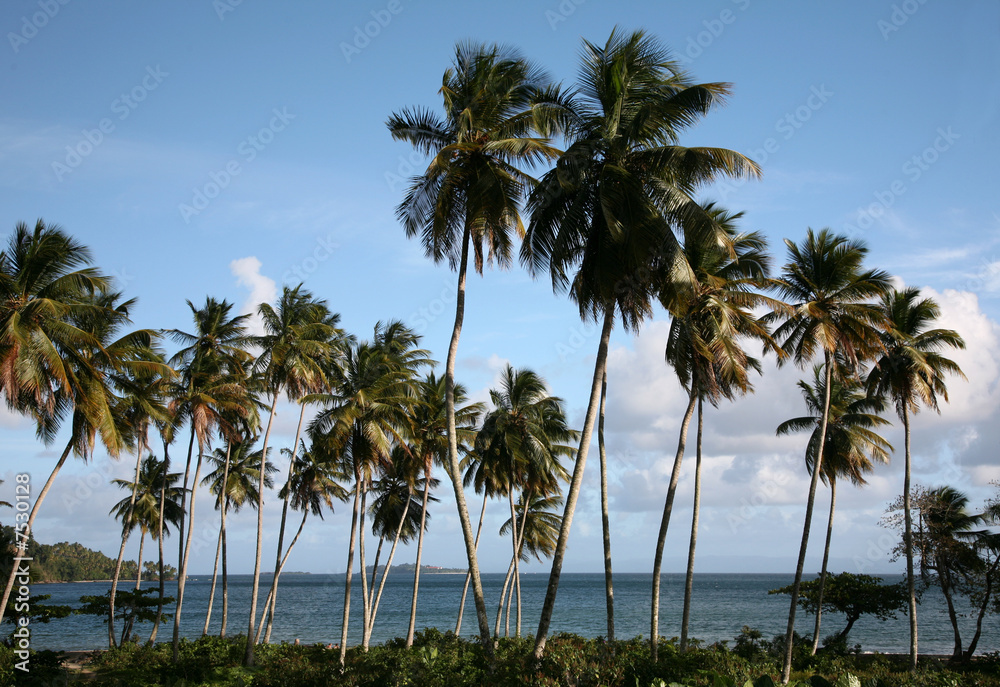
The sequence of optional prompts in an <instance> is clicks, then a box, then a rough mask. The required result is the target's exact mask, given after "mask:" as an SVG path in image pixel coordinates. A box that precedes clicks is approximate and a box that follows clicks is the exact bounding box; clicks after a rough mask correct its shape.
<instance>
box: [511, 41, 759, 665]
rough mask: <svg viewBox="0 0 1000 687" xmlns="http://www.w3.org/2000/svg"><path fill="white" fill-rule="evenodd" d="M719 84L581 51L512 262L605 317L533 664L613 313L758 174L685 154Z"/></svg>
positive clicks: (619, 53) (673, 269) (721, 89)
mask: <svg viewBox="0 0 1000 687" xmlns="http://www.w3.org/2000/svg"><path fill="white" fill-rule="evenodd" d="M727 93H728V86H727V85H725V84H701V85H696V84H693V83H692V82H691V81H690V80H689V78H688V76H687V74H686V73H684V72H683V71H682V70H681V68H680V65H679V64H678V63H676V62H672V61H670V60H669V59H668V58H667V52H666V50H665V49H664V48H662V47H661V46H660V45H659V44H658V43H657V42H656V41H655V40H654V39H652V38H650V37H648V36H646V35H644V34H643V33H642V32H635V33H632V34H629V35H623V34H621V33H619V32H618V31H617V30H615V31H614V32H612V34H611V36H610V38H609V39H608V41H607V43H606V44H605V45H604V46H598V45H595V44H593V43H590V42H584V50H583V64H582V67H581V76H580V86H579V97H578V99H577V101H576V102H575V103H574V104H573V106H572V107H571V108H569V109H570V110H571V111H573V112H575V113H576V116H575V117H571V118H570V120H569V122H568V129H567V135H568V138H569V141H570V144H569V148H568V149H567V150H566V152H565V153H563V154H562V156H561V157H560V158H559V160H558V162H557V164H556V168H555V169H553V170H552V171H550V172H548V173H547V174H546V175H545V176H544V177H543V178H542V180H541V182H540V183H539V184H538V186H537V187H536V188H535V189H534V190H533V191H532V193H531V197H530V199H529V203H528V207H529V209H530V211H531V222H530V224H529V227H528V231H527V234H526V236H525V240H524V242H523V243H522V248H521V261H522V262H523V263H524V264H525V265H526V266H527V267H528V268H529V270H530V271H531V273H532V274H534V275H537V274H538V273H540V272H542V271H543V270H546V269H547V270H548V272H549V274H550V276H551V278H552V284H553V287H554V288H555V289H556V290H564V289H568V290H569V292H570V296H571V298H572V299H573V300H574V301H575V302H576V303H577V305H578V306H579V308H580V315H581V316H582V317H585V318H593V319H594V320H595V321H596V320H599V319H603V326H602V329H601V338H600V343H599V345H598V352H597V360H596V363H595V367H594V376H593V380H592V383H591V392H590V401H589V404H588V407H587V415H586V420H585V422H584V426H583V431H582V434H581V438H580V448H579V450H578V453H577V459H576V466H575V468H574V471H573V478H572V481H571V482H570V486H569V491H568V493H567V496H566V506H565V511H564V514H563V519H562V527H561V530H560V535H559V543H558V545H557V547H556V551H555V554H554V555H553V557H552V572H551V574H550V576H549V584H548V588H547V591H546V595H545V601H544V604H543V606H542V612H541V618H540V621H539V625H538V633H537V635H536V638H535V656H536V657H538V658H541V655H542V652H543V651H544V648H545V640H546V635H547V633H548V628H549V624H550V623H551V620H552V611H553V609H554V606H555V597H556V593H557V591H558V587H559V576H560V573H561V570H562V562H563V557H564V555H565V551H566V546H567V543H568V541H569V532H570V528H571V526H572V522H573V512H574V510H575V508H576V503H577V499H578V498H579V492H580V485H581V483H582V480H583V473H584V467H585V465H586V462H587V452H588V450H589V447H590V441H591V436H592V434H593V428H594V424H595V421H596V417H597V410H598V404H599V398H600V390H601V382H602V380H603V379H604V372H605V368H606V363H607V350H608V341H609V339H610V336H611V330H612V328H613V325H614V320H615V313H616V311H617V312H618V313H619V315H620V317H621V321H622V324H623V326H624V327H625V328H626V329H633V330H635V329H637V328H638V327H639V325H640V324H641V322H642V320H643V319H644V318H645V317H647V316H648V315H649V314H650V313H651V312H652V310H651V299H652V297H653V282H654V280H653V279H652V277H653V275H654V274H657V275H658V276H657V279H662V278H664V277H663V276H662V274H663V273H665V274H666V275H667V276H668V277H669V278H671V279H674V280H677V281H683V280H685V279H688V278H689V274H690V273H689V270H688V269H687V268H686V267H685V266H684V265H683V264H682V262H681V260H680V256H679V248H678V242H677V239H676V237H675V236H674V235H673V233H672V231H671V225H672V224H673V225H676V226H686V225H691V226H694V225H699V226H704V227H706V231H710V230H711V229H712V228H711V226H709V225H711V218H710V217H708V216H707V215H706V214H705V213H704V211H703V209H702V208H701V206H699V205H698V204H697V203H696V202H695V201H694V199H693V198H692V197H691V193H692V192H693V191H694V189H695V188H696V187H697V186H698V185H699V184H701V183H703V182H708V181H711V180H712V179H714V178H716V177H718V176H721V175H727V174H728V175H734V176H754V175H757V174H758V173H759V170H758V168H757V166H756V165H755V164H754V163H753V162H751V161H750V160H748V159H747V158H745V157H743V156H742V155H740V154H738V153H734V152H733V151H730V150H725V149H719V148H684V147H681V146H679V145H677V142H678V138H679V135H680V132H681V131H682V130H684V129H686V128H687V127H689V126H690V125H692V124H693V123H694V122H695V121H697V119H698V118H699V117H700V116H701V115H704V114H706V113H707V112H708V111H709V110H710V109H711V108H712V107H714V106H716V105H718V104H719V103H720V102H722V100H723V98H724V97H725V95H726V94H727Z"/></svg>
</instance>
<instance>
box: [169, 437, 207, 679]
mask: <svg viewBox="0 0 1000 687" xmlns="http://www.w3.org/2000/svg"><path fill="white" fill-rule="evenodd" d="M194 435H195V431H194V422H193V421H192V422H191V438H190V439H189V440H188V452H187V461H186V462H185V463H184V484H183V487H182V491H181V495H182V496H181V504H182V505H183V504H184V499H191V498H194V492H195V489H196V488H197V486H198V485H197V484H195V485H194V487H192V488H191V491H190V495H189V494H188V479H189V478H190V477H191V458H192V457H193V456H194ZM198 449H199V450H198V453H199V454H200V453H201V447H200V446H199V447H198ZM199 457H200V456H199ZM188 508H190V506H189V507H188ZM188 508H181V518H180V522H178V524H177V567H178V568H179V570H178V573H177V605H176V609H175V610H176V611H177V612H175V613H174V634H173V639H172V642H173V646H174V649H173V660H174V661H175V662H176V661H177V655H178V643H179V642H180V618H179V617H178V616H179V615H180V613H179V611H180V609H181V605H182V604H183V603H184V575H183V574H182V572H181V570H180V569H182V564H181V562H182V561H183V560H184V545H185V543H186V537H185V536H184V527H185V526H186V525H187V524H188V519H189V510H188Z"/></svg>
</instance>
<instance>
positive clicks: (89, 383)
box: [0, 227, 170, 620]
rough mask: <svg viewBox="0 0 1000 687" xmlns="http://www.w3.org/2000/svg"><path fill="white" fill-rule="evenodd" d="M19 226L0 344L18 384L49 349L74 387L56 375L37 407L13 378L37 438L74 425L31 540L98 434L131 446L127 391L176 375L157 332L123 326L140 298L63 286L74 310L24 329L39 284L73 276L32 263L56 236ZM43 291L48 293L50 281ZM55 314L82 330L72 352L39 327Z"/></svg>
mask: <svg viewBox="0 0 1000 687" xmlns="http://www.w3.org/2000/svg"><path fill="white" fill-rule="evenodd" d="M19 229H24V230H25V235H21V232H20V231H19V232H18V233H17V234H16V235H15V240H14V241H13V242H12V243H15V244H16V245H12V247H11V248H12V253H14V252H15V251H17V250H21V249H23V251H24V253H25V255H14V256H13V258H8V257H7V256H6V254H5V255H3V256H2V259H0V263H3V269H4V271H5V276H4V281H5V286H4V288H5V289H7V288H8V287H10V286H12V285H13V286H14V287H16V288H15V289H13V290H11V291H9V293H8V295H9V296H11V299H12V300H11V301H8V302H7V303H6V304H5V306H4V307H5V309H4V312H3V315H2V316H0V320H2V322H0V329H2V330H3V331H4V333H3V335H2V336H3V339H2V344H0V346H2V348H3V349H4V356H5V358H8V357H14V358H20V361H17V362H15V367H16V368H19V369H18V370H16V371H15V372H14V376H13V382H14V383H15V384H16V383H18V379H17V374H18V373H20V372H22V371H23V370H22V369H21V368H30V367H32V365H35V364H36V363H38V362H39V361H38V360H31V358H32V356H34V355H36V354H37V353H38V352H39V351H40V349H47V350H44V352H43V353H42V355H43V356H44V357H45V362H44V363H42V364H41V365H42V367H46V368H48V367H51V368H53V369H54V368H56V367H58V368H59V374H62V375H65V376H66V378H67V379H68V383H66V384H63V383H61V382H59V381H58V380H57V378H56V377H55V376H50V377H49V379H50V383H51V384H52V386H51V387H50V391H48V392H45V391H44V390H43V391H42V397H43V399H42V402H41V403H40V404H34V405H30V406H29V405H28V404H27V401H26V400H25V399H26V398H27V397H28V396H29V395H30V396H32V399H33V400H34V399H35V398H36V397H35V396H34V393H35V390H34V389H30V388H29V386H25V385H21V386H8V385H7V384H8V382H7V381H5V382H4V385H5V386H4V393H5V394H6V395H7V398H8V399H10V397H11V396H10V395H11V394H13V395H14V396H15V397H16V398H18V399H20V400H18V401H16V402H15V407H19V408H22V409H25V412H29V413H31V414H33V415H34V416H35V418H36V426H37V433H38V434H39V435H40V436H41V437H43V438H45V439H47V440H51V439H52V438H54V436H55V432H56V430H57V428H58V427H59V425H60V424H61V423H62V421H63V420H64V419H66V418H67V417H68V418H69V420H70V427H71V430H70V438H69V441H68V442H67V444H66V448H65V449H64V450H63V452H62V454H61V456H60V458H59V460H58V461H57V462H56V465H55V467H54V468H53V469H52V472H51V474H50V475H49V478H48V479H47V480H46V482H45V484H44V485H43V487H42V489H41V491H39V492H38V495H37V497H36V499H35V503H34V505H33V506H32V508H31V511H30V513H29V514H28V520H27V522H26V523H25V525H26V527H25V530H24V535H25V536H27V535H28V534H29V533H30V532H31V528H32V526H33V525H34V521H35V518H36V517H37V515H38V511H39V509H40V507H41V504H42V503H43V501H44V499H45V496H46V495H47V494H48V492H49V490H50V489H51V488H52V483H53V482H54V481H55V478H56V475H57V474H58V473H59V470H60V469H61V468H62V466H63V465H64V464H65V462H66V460H67V458H69V454H70V453H71V452H72V453H75V454H76V455H77V456H79V457H81V458H82V459H83V460H85V461H86V460H88V459H89V457H90V456H91V455H92V454H93V450H94V447H95V444H96V442H97V438H98V437H100V440H101V443H102V444H103V445H104V447H105V449H106V450H107V452H108V454H109V455H110V456H111V457H113V458H117V457H118V456H119V455H120V453H121V451H123V450H127V449H129V448H131V444H132V443H133V441H134V437H133V436H131V432H130V428H129V427H128V426H127V425H126V422H125V419H124V417H123V410H124V408H123V404H122V394H123V393H124V390H125V389H126V388H127V386H128V385H129V383H130V380H134V379H136V378H139V377H142V376H143V375H156V374H158V375H167V374H170V370H169V368H168V367H167V366H166V365H164V364H163V363H162V362H161V361H160V360H159V359H158V356H157V354H156V352H155V350H154V344H155V340H156V334H155V333H154V332H152V331H149V330H135V331H132V332H127V333H124V334H122V333H121V329H122V328H123V327H124V326H126V325H128V324H129V323H130V321H129V319H128V315H129V309H130V308H131V306H132V305H134V301H132V300H129V301H122V300H121V294H120V293H116V292H111V291H95V292H94V293H92V294H86V293H81V292H80V291H79V290H77V291H76V292H75V294H74V293H69V292H71V291H72V290H73V289H72V288H71V286H70V285H67V284H63V286H62V287H60V288H62V289H65V291H63V295H65V296H67V298H70V299H71V300H72V307H65V308H64V307H61V306H60V304H59V303H58V302H53V303H50V304H48V305H45V306H41V307H42V310H43V312H37V311H36V312H35V314H34V315H32V317H33V318H35V320H36V322H35V323H34V324H32V325H27V326H24V327H19V326H18V325H19V323H20V321H21V319H22V317H23V316H25V315H26V314H27V313H30V312H31V311H32V309H34V308H37V307H39V304H38V303H36V302H35V301H36V294H35V293H34V292H33V289H35V287H37V286H39V283H38V282H42V281H44V280H46V279H51V283H50V286H51V284H52V283H57V282H58V281H59V275H60V274H64V273H65V271H64V269H63V267H64V265H60V264H59V263H58V262H57V261H56V260H55V258H54V257H53V255H51V254H50V255H48V257H49V258H52V260H51V261H50V262H44V261H41V262H33V261H32V257H39V260H42V259H43V257H44V256H38V255H37V254H36V253H35V251H36V250H38V246H32V245H31V244H33V243H35V244H37V243H42V244H45V243H46V240H47V239H49V238H50V236H51V234H50V233H49V232H48V230H47V229H46V228H44V227H42V230H39V228H38V227H36V231H35V234H34V235H33V236H27V235H26V228H24V227H19ZM63 238H64V242H63V246H64V247H65V248H66V250H69V249H70V246H73V245H76V244H73V242H72V241H70V240H69V239H68V237H65V236H63ZM25 269H27V270H30V271H33V272H34V274H31V275H25V274H22V273H21V272H22V271H23V270H25ZM36 280H37V281H36ZM22 285H24V287H23V289H22ZM41 287H42V288H43V289H44V285H43V284H42V285H41ZM18 289H21V290H18ZM52 295H58V294H55V293H53V294H52ZM22 306H23V307H22ZM25 311H27V312H25ZM45 311H47V314H46V312H45ZM53 315H54V316H55V317H58V318H59V319H60V320H61V321H60V322H56V321H50V322H47V323H45V324H44V326H45V327H53V328H55V329H61V330H66V331H70V330H75V331H76V332H79V333H80V336H78V337H75V338H74V341H73V342H72V343H69V341H68V340H67V343H68V344H69V346H68V347H67V348H65V349H64V348H63V347H62V343H58V342H54V341H52V340H51V339H48V338H46V337H45V333H44V331H43V330H41V329H39V326H38V325H39V322H44V320H45V319H46V317H53ZM25 334H27V335H28V336H29V338H32V339H33V340H32V341H30V343H29V344H28V345H27V349H28V350H22V351H21V352H20V354H13V353H11V351H12V350H13V349H16V348H18V347H19V346H21V345H22V343H23V342H20V343H19V342H18V340H17V338H16V337H18V336H23V335H25ZM64 335H65V332H64ZM57 363H58V364H57ZM26 389H27V391H26ZM46 396H48V397H50V398H51V399H52V400H51V406H46V405H45V404H46V403H47V402H48V400H47V399H46V398H45V397H46ZM17 567H18V566H16V565H15V566H12V568H11V574H10V577H9V578H8V581H7V586H6V587H5V590H4V596H3V599H2V600H0V620H2V614H3V612H4V611H5V610H6V604H7V601H8V600H9V598H10V592H11V590H12V589H13V586H14V580H15V576H16V573H17Z"/></svg>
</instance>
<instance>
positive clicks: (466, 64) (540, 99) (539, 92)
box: [387, 43, 557, 655]
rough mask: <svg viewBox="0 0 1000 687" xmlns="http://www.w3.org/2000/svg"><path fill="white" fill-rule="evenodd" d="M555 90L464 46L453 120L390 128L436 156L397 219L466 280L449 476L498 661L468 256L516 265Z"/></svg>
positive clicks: (509, 58) (451, 74) (450, 375)
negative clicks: (462, 363) (525, 200)
mask: <svg viewBox="0 0 1000 687" xmlns="http://www.w3.org/2000/svg"><path fill="white" fill-rule="evenodd" d="M546 86H547V79H546V77H545V75H544V74H543V73H542V72H541V71H540V70H538V69H537V68H536V67H534V66H533V65H531V64H530V63H529V62H527V61H526V60H524V59H523V58H522V57H521V56H520V55H518V54H517V53H516V52H514V51H512V50H510V49H509V48H505V47H502V46H496V45H492V46H486V45H475V44H472V43H462V44H459V45H458V46H457V47H456V49H455V58H454V62H453V65H452V67H451V68H449V69H448V70H447V71H445V73H444V77H443V79H442V86H441V90H440V93H441V96H442V99H443V104H444V110H445V112H444V117H443V118H441V117H438V116H436V115H435V114H433V113H432V112H430V111H429V110H426V109H422V108H407V109H404V110H402V111H401V112H398V113H394V114H392V115H391V116H390V118H389V121H388V122H387V125H388V127H389V131H390V132H391V134H392V137H393V138H394V139H396V140H402V141H408V142H409V143H411V144H412V145H413V146H414V147H415V148H416V149H417V150H418V151H420V152H421V153H423V154H425V155H433V156H434V157H433V159H432V160H431V162H430V164H429V165H428V167H427V170H426V171H425V172H424V173H423V174H422V175H420V176H418V177H415V178H414V179H413V183H412V185H411V186H410V188H409V190H408V192H407V194H406V197H405V198H404V199H403V201H402V202H401V203H400V205H399V207H398V208H397V209H396V215H397V217H399V219H400V221H401V222H402V223H403V226H404V228H405V230H406V235H407V236H408V237H411V238H412V237H414V236H418V235H419V236H420V237H421V241H422V243H423V246H424V251H425V253H426V254H427V256H428V257H430V258H431V259H433V260H434V262H442V261H445V260H447V261H448V263H449V265H450V266H451V268H452V269H457V271H458V287H457V290H458V293H457V296H456V304H455V326H454V328H453V330H452V335H451V342H450V343H449V346H448V357H447V360H446V363H445V385H446V409H447V421H448V462H447V464H446V469H447V472H448V476H449V477H450V478H451V482H452V486H453V487H454V490H455V500H456V503H457V506H458V512H459V519H460V521H461V524H462V534H463V535H464V537H465V548H466V552H467V555H468V558H469V569H470V571H471V575H472V581H473V596H474V597H475V601H476V615H477V617H478V620H479V630H480V640H481V641H482V643H483V648H484V650H485V651H487V652H488V655H492V644H491V642H490V641H489V620H488V618H487V616H486V602H485V599H484V598H483V591H482V584H481V581H480V577H479V565H478V562H477V558H476V549H475V543H474V541H473V537H472V526H471V524H470V522H469V512H468V508H467V506H466V502H465V494H464V492H463V491H462V481H461V475H460V472H459V448H458V432H457V424H456V423H457V421H456V418H455V359H456V356H457V352H458V340H459V337H460V336H461V332H462V324H463V322H464V319H465V280H466V271H467V267H468V262H469V248H470V247H471V248H472V250H473V253H474V258H475V261H474V266H475V270H476V271H477V272H478V273H480V274H482V271H483V264H484V262H487V261H488V262H494V261H495V262H496V263H497V264H498V265H499V266H501V267H506V266H507V265H508V264H509V263H510V261H511V234H512V233H514V232H517V233H518V234H523V228H522V225H521V220H520V215H519V203H520V201H521V199H522V197H523V195H524V193H525V190H526V188H527V186H528V184H529V183H530V179H529V177H528V176H527V175H526V174H525V173H524V172H522V171H521V168H522V167H524V166H526V165H527V166H531V165H534V164H536V163H538V162H542V161H545V160H551V159H554V158H555V156H556V155H557V151H556V150H555V149H554V148H553V147H552V146H551V145H550V144H549V142H548V140H547V139H545V138H535V137H532V136H531V135H530V133H531V129H532V126H533V125H535V124H539V123H541V122H542V120H543V119H544V115H545V113H546V112H548V110H549V106H550V105H552V103H551V99H550V98H547V97H544V96H545V95H551V93H549V94H545V93H544V90H545V88H546Z"/></svg>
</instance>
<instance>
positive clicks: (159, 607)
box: [149, 439, 183, 645]
mask: <svg viewBox="0 0 1000 687" xmlns="http://www.w3.org/2000/svg"><path fill="white" fill-rule="evenodd" d="M163 474H164V475H169V474H170V445H169V444H168V443H167V441H166V440H165V439H164V441H163ZM182 493H183V492H182ZM166 502H167V480H166V478H165V477H164V479H163V483H162V484H161V485H160V513H159V517H158V518H157V521H156V547H157V550H158V553H159V564H160V565H159V571H160V585H159V587H160V588H159V594H158V597H159V598H158V599H157V604H156V619H155V620H154V621H153V629H152V631H150V633H149V644H150V645H152V644H153V643H154V642H155V641H156V635H157V634H158V633H159V631H160V621H161V620H163V597H164V592H165V591H166V584H167V582H166V580H164V579H163V512H164V510H165V508H164V506H165V505H166Z"/></svg>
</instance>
